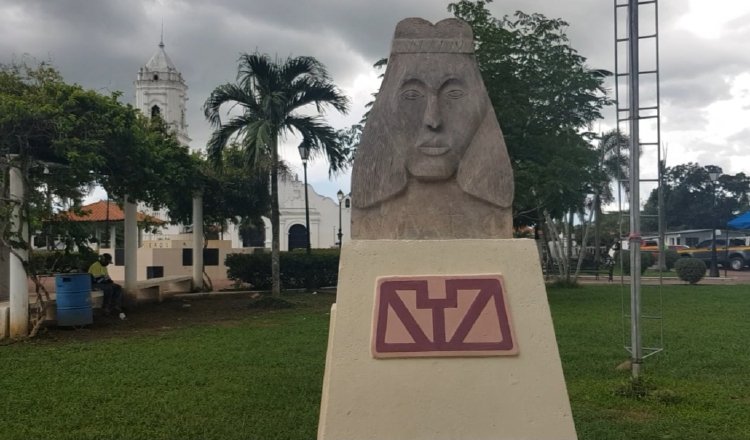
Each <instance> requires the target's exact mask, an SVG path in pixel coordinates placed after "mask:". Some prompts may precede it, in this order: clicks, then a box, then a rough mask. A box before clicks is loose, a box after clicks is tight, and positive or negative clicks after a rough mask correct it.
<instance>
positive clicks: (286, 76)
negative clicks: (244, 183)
mask: <svg viewBox="0 0 750 440" xmlns="http://www.w3.org/2000/svg"><path fill="white" fill-rule="evenodd" d="M224 104H229V105H230V110H231V109H239V110H240V111H239V112H236V111H233V112H231V113H230V112H228V117H229V120H228V121H226V122H225V123H222V121H221V118H220V114H219V113H220V108H221V106H222V105H224ZM348 105H349V100H348V99H347V98H346V97H345V96H344V95H343V94H342V93H341V92H340V91H339V89H338V88H337V87H336V86H335V85H334V84H333V83H332V82H331V79H330V77H329V76H328V73H327V71H326V69H325V66H323V64H321V63H320V62H319V61H318V60H316V59H315V58H312V57H290V58H287V59H286V60H278V59H276V60H272V59H270V57H269V56H268V55H265V54H259V53H254V54H243V55H242V56H241V57H240V60H239V69H238V72H237V82H236V83H234V84H232V83H228V84H224V85H220V86H218V87H216V89H214V91H213V92H211V95H210V96H209V97H208V99H207V100H206V103H205V104H204V105H203V110H204V113H205V116H206V118H207V119H208V120H209V122H210V123H211V125H212V126H213V127H214V129H215V130H214V132H213V134H212V136H211V139H210V140H209V141H208V145H207V150H208V156H209V158H211V159H212V160H214V162H215V163H220V161H221V157H222V156H221V153H222V150H223V149H224V148H225V147H226V145H227V144H228V143H229V142H230V141H231V140H236V141H237V142H238V143H239V144H240V145H241V147H242V150H243V152H244V154H245V159H246V160H247V165H248V166H249V167H254V168H256V169H258V168H260V167H262V166H263V164H264V163H266V164H270V165H269V166H268V168H270V173H271V233H272V240H271V243H272V244H271V272H272V277H273V289H272V294H273V295H274V296H278V295H280V293H281V284H280V278H279V273H280V270H279V186H278V177H279V148H278V147H279V137H280V136H284V135H288V134H296V135H299V136H301V137H302V142H303V143H304V144H305V145H306V146H307V147H308V148H309V149H310V157H315V156H316V155H319V154H324V155H325V156H326V157H327V159H328V163H329V166H330V168H329V172H330V173H331V174H335V173H337V172H338V171H341V170H342V169H343V168H344V167H345V166H346V165H347V157H346V150H345V149H344V148H342V147H341V145H340V141H339V138H338V136H337V135H336V132H335V131H334V130H333V128H331V127H330V126H329V125H328V124H326V123H325V121H324V120H323V119H322V117H321V114H322V113H323V112H324V109H325V108H326V107H328V106H331V107H333V108H334V109H336V110H338V111H339V112H341V113H344V114H345V113H346V112H347V111H348ZM310 106H314V107H313V109H314V110H315V111H317V113H318V114H317V115H315V116H307V115H304V114H300V113H299V110H301V109H302V108H303V107H308V108H309V107H310Z"/></svg>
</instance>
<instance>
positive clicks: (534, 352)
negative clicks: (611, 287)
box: [318, 240, 577, 440]
mask: <svg viewBox="0 0 750 440" xmlns="http://www.w3.org/2000/svg"><path fill="white" fill-rule="evenodd" d="M488 274H492V275H501V276H502V277H503V282H504V294H505V295H506V301H507V304H508V312H509V314H510V317H511V321H512V323H513V331H514V334H515V341H516V344H517V347H518V354H516V355H512V356H492V357H414V358H389V359H375V358H374V357H373V355H372V352H371V333H372V328H373V323H372V321H373V307H374V299H375V286H376V279H377V278H378V277H382V276H408V275H420V276H421V275H456V276H465V275H488ZM576 438H577V436H576V432H575V427H574V426H573V419H572V417H571V411H570V403H569V401H568V394H567V390H566V387H565V381H564V378H563V374H562V368H561V365H560V357H559V354H558V351H557V343H556V340H555V333H554V329H553V327H552V319H551V317H550V312H549V306H548V304H547V297H546V291H545V287H544V280H543V278H542V273H541V268H540V266H539V259H538V254H537V250H536V246H535V245H534V242H533V241H532V240H434V241H433V240H419V241H409V240H397V241H395V240H394V241H391V240H359V241H357V240H355V241H351V242H348V243H344V247H343V250H342V255H341V265H340V268H339V285H338V297H337V303H336V304H335V305H334V306H333V309H332V311H331V328H330V333H329V340H328V352H327V359H326V370H325V376H324V380H323V397H322V402H321V411H320V424H319V427H318V439H319V440H453V439H455V440H489V439H492V440H572V439H576Z"/></svg>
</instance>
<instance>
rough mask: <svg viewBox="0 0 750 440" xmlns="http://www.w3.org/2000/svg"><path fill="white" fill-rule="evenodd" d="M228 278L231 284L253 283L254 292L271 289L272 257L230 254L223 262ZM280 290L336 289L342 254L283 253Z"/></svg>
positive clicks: (327, 251) (322, 251)
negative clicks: (232, 282)
mask: <svg viewBox="0 0 750 440" xmlns="http://www.w3.org/2000/svg"><path fill="white" fill-rule="evenodd" d="M224 264H226V266H227V276H228V277H229V279H232V280H239V281H242V282H245V283H250V284H251V285H252V286H253V288H255V289H259V290H267V289H270V288H271V282H272V281H271V254H270V253H268V252H263V253H255V254H229V255H227V258H226V260H225V262H224ZM280 264H281V286H282V288H284V289H298V288H307V289H317V288H320V287H328V286H335V285H336V284H337V283H338V276H339V250H338V249H313V251H312V253H311V254H310V255H308V254H307V253H306V252H304V251H303V252H300V251H292V252H282V253H281V255H280Z"/></svg>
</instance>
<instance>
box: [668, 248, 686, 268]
mask: <svg viewBox="0 0 750 440" xmlns="http://www.w3.org/2000/svg"><path fill="white" fill-rule="evenodd" d="M680 258H682V257H681V256H680V254H678V253H677V251H676V250H674V249H669V250H668V251H667V252H665V253H664V263H665V264H666V265H667V270H672V269H673V268H674V265H675V263H677V261H679V260H680Z"/></svg>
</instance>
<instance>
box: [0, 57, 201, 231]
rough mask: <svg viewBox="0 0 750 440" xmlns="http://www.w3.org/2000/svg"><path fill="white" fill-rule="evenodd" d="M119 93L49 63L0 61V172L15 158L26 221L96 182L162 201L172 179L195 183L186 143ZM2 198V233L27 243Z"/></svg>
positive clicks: (36, 225) (42, 218)
mask: <svg viewBox="0 0 750 440" xmlns="http://www.w3.org/2000/svg"><path fill="white" fill-rule="evenodd" d="M119 96H120V94H119V93H113V94H111V95H108V96H104V95H101V94H99V93H97V92H94V91H91V90H85V89H83V88H82V87H81V86H79V85H76V84H67V83H65V82H64V81H63V78H62V77H61V76H60V74H59V73H58V72H57V71H56V70H55V69H54V68H53V67H51V66H49V65H47V64H45V63H40V64H37V65H31V64H30V63H25V64H14V65H10V66H2V67H0V162H2V163H1V164H0V165H2V167H3V175H5V172H6V169H7V167H8V166H10V165H13V166H18V167H20V169H21V170H22V174H23V179H24V186H25V189H26V202H27V203H26V206H25V207H24V210H23V212H24V222H28V223H30V224H31V230H39V229H40V228H41V226H42V223H43V222H46V221H49V220H51V219H52V215H53V212H54V211H55V210H56V208H55V206H53V205H54V203H55V202H56V201H59V200H66V201H67V200H69V201H72V204H73V206H74V207H76V206H80V203H81V199H82V198H83V196H84V195H86V194H87V193H88V191H89V189H90V188H91V187H92V186H93V185H97V184H98V185H102V186H103V187H104V188H105V189H106V190H107V192H108V193H110V194H115V195H117V196H119V197H122V196H124V195H125V194H127V195H129V196H130V197H131V198H132V199H134V200H141V201H145V202H147V203H150V204H152V205H154V206H157V207H158V206H160V205H164V204H166V202H167V201H168V200H169V192H170V191H171V190H172V189H173V188H174V187H180V188H182V190H184V188H187V189H188V190H189V189H190V182H192V181H193V180H192V179H191V176H192V173H193V171H192V168H191V166H190V165H191V163H190V160H189V155H188V153H187V149H185V148H184V147H182V146H180V145H179V143H178V142H177V141H176V139H175V138H174V136H173V135H172V134H170V133H169V132H168V130H167V129H166V127H165V126H164V124H163V123H161V122H160V121H158V120H155V121H153V120H149V119H146V118H145V117H143V116H142V115H141V114H140V112H138V111H137V110H136V109H134V108H133V107H132V106H129V105H123V104H121V103H119V102H118V98H119ZM3 183H4V187H3V192H2V194H3V196H6V195H7V180H5V179H4V180H3ZM3 200H4V203H3V209H2V210H0V215H2V218H0V224H2V225H6V227H4V228H3V229H4V230H5V231H4V233H3V234H2V237H0V238H2V239H3V240H4V241H15V242H14V243H13V244H14V245H17V246H26V244H25V243H20V241H22V240H21V237H18V236H17V234H15V233H14V231H8V230H7V224H8V215H9V212H10V210H11V209H12V206H11V204H10V203H8V201H7V199H5V198H4V199H3ZM81 244H83V243H81Z"/></svg>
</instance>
